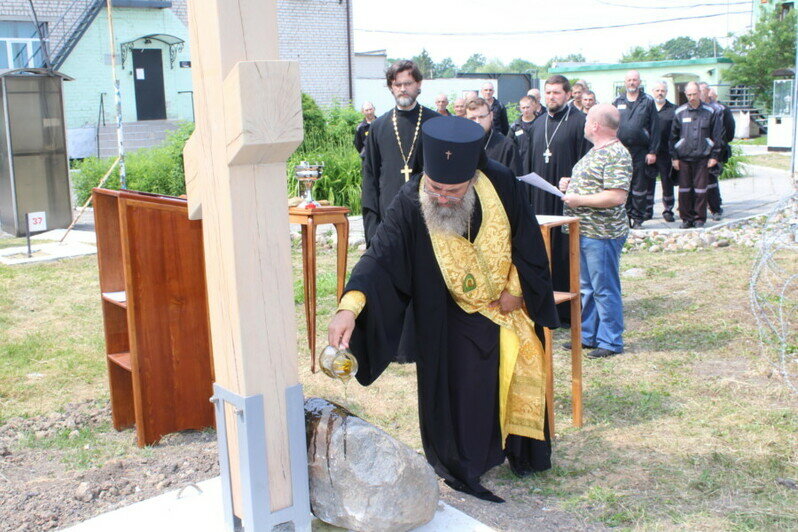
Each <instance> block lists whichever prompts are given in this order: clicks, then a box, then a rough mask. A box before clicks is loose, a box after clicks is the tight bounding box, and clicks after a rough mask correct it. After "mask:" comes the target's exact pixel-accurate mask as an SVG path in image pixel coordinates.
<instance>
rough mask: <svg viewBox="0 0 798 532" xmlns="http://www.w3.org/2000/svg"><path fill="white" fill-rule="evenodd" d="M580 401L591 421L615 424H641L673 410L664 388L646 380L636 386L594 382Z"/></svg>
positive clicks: (673, 407) (674, 407)
mask: <svg viewBox="0 0 798 532" xmlns="http://www.w3.org/2000/svg"><path fill="white" fill-rule="evenodd" d="M583 404H584V410H585V412H589V415H590V422H591V423H611V424H613V425H616V426H618V425H633V424H637V423H645V422H647V421H651V420H653V419H656V418H658V417H663V416H667V415H670V414H671V413H673V412H674V410H675V409H676V406H675V404H674V403H673V402H672V401H671V399H670V393H669V392H668V391H666V390H661V389H657V388H655V387H652V386H650V385H647V384H646V383H639V384H638V385H636V386H635V385H617V384H597V385H594V386H591V387H590V388H588V389H587V390H585V393H584V396H583ZM563 406H564V407H567V408H570V406H569V405H563Z"/></svg>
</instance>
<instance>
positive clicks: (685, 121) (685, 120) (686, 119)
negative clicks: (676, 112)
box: [682, 116, 693, 124]
mask: <svg viewBox="0 0 798 532" xmlns="http://www.w3.org/2000/svg"><path fill="white" fill-rule="evenodd" d="M692 121H693V117H692V116H685V117H684V118H682V123H683V124H687V123H688V122H692Z"/></svg>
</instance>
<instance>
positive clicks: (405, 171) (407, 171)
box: [401, 163, 413, 183]
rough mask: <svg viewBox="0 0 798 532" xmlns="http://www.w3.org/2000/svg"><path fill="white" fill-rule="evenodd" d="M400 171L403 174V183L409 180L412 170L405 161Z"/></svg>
mask: <svg viewBox="0 0 798 532" xmlns="http://www.w3.org/2000/svg"><path fill="white" fill-rule="evenodd" d="M401 172H402V173H403V174H404V176H405V183H406V182H408V181H410V174H412V173H413V171H412V170H411V169H410V167H409V166H407V163H405V166H404V168H402V170H401Z"/></svg>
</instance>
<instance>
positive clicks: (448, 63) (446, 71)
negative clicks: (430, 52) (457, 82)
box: [435, 57, 457, 78]
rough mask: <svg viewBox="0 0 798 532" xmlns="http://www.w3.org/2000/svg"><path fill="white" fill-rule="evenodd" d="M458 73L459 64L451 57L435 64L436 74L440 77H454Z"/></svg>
mask: <svg viewBox="0 0 798 532" xmlns="http://www.w3.org/2000/svg"><path fill="white" fill-rule="evenodd" d="M456 74H457V65H455V64H454V61H452V58H451V57H447V58H445V59H444V60H443V61H441V62H440V63H437V64H436V65H435V76H436V77H439V78H453V77H454V76H455V75H456Z"/></svg>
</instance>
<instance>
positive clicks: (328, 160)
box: [73, 94, 362, 214]
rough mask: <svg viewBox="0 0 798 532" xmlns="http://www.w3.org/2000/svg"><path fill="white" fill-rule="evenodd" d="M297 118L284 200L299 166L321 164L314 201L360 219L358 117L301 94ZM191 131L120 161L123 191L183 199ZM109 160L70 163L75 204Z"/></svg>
mask: <svg viewBox="0 0 798 532" xmlns="http://www.w3.org/2000/svg"><path fill="white" fill-rule="evenodd" d="M302 117H303V119H304V126H305V140H304V141H303V142H302V144H301V145H300V146H299V148H298V149H297V150H296V152H294V153H293V154H292V155H291V157H290V158H289V159H288V163H287V164H286V178H287V184H288V194H289V196H295V195H298V193H299V183H298V182H297V180H296V177H295V173H294V167H295V166H296V165H298V164H299V163H300V162H301V161H308V162H323V163H324V165H325V169H324V174H323V177H322V179H320V180H319V181H318V182H317V183H316V185H315V186H314V188H313V191H314V195H315V197H316V199H320V200H322V199H323V200H328V201H329V202H330V203H331V204H332V205H339V206H344V207H348V208H349V209H351V210H352V213H353V214H360V212H361V205H360V183H361V178H360V155H359V154H358V153H357V150H355V147H354V143H353V142H354V136H355V129H356V127H357V124H358V123H359V122H360V120H361V119H362V117H361V115H360V113H358V112H357V111H355V110H354V109H353V108H352V107H351V106H349V105H337V104H336V105H334V106H333V107H331V108H330V109H327V110H322V109H320V108H319V106H318V105H316V102H315V101H314V100H313V98H311V97H310V96H308V95H307V94H303V95H302ZM193 131H194V124H193V123H186V124H184V125H183V126H181V127H180V129H178V130H177V131H175V132H174V133H172V134H170V135H169V136H168V137H167V140H166V141H165V142H164V143H163V144H162V145H160V146H157V147H154V148H149V149H142V150H137V151H135V152H133V153H130V154H128V155H127V156H126V157H125V163H126V164H125V167H126V173H127V188H129V189H130V190H139V191H142V192H152V193H155V194H166V195H170V196H179V195H181V194H185V193H186V181H185V174H184V171H183V146H184V145H185V143H186V141H187V140H188V137H189V136H190V135H191V133H192V132H193ZM113 161H114V159H113V158H108V159H97V158H96V157H91V158H88V159H84V160H83V161H80V162H78V163H75V169H77V170H79V172H75V173H74V174H73V187H74V190H75V193H76V195H77V200H78V203H79V204H83V203H84V202H85V201H86V200H87V199H88V197H89V195H90V194H91V189H92V188H94V187H96V186H97V184H98V183H99V182H100V179H102V177H103V175H105V173H106V172H107V171H108V168H110V167H111V164H113ZM104 187H105V188H110V189H118V188H119V169H118V168H116V169H114V172H113V173H112V174H111V176H110V177H109V178H108V181H107V182H106V183H105V185H104Z"/></svg>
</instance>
